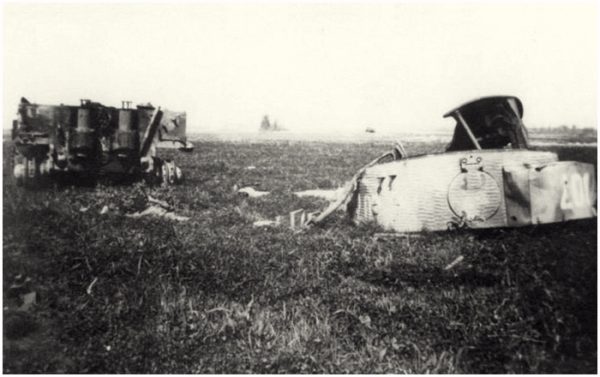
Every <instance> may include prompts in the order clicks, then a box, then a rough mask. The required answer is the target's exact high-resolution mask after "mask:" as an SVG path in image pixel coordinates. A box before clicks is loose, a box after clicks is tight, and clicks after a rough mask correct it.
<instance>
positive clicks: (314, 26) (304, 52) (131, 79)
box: [3, 2, 598, 132]
mask: <svg viewBox="0 0 600 377" xmlns="http://www.w3.org/2000/svg"><path fill="white" fill-rule="evenodd" d="M596 7H597V6H596V4H595V2H588V3H574V4H571V3H567V2H565V3H556V2H554V3H541V2H532V3H526V4H518V3H506V4H492V3H487V4H483V3H479V4H478V3H468V4H456V3H454V4H442V3H437V4H434V3H427V4H419V3H416V2H413V3H404V4H402V3H400V4H395V3H380V4H366V3H363V4H344V3H330V4H316V3H299V4H298V3H295V4H292V3H287V4H276V3H267V4H262V5H258V4H232V3H225V4H207V3H204V4H190V3H188V4H176V5H171V4H166V3H163V4H154V5H147V4H109V3H106V4H99V5H83V4H64V5H50V4H5V5H4V6H3V11H4V22H3V53H4V54H3V77H4V79H3V120H4V128H8V127H10V121H11V119H13V117H14V113H15V111H16V106H17V103H18V101H19V98H20V97H21V96H25V97H27V98H28V99H29V100H31V101H34V102H37V103H48V104H60V103H65V104H77V103H78V102H79V99H80V98H91V99H93V100H95V101H99V102H102V103H104V104H106V105H114V106H118V105H120V103H121V102H120V101H121V100H132V101H133V102H134V104H135V103H140V102H148V101H150V102H152V103H153V104H154V105H160V106H163V107H167V108H169V109H173V110H185V111H187V113H188V129H189V131H190V132H203V131H227V130H241V131H257V130H258V128H259V126H260V122H261V120H262V117H263V116H264V114H272V115H273V117H274V118H275V119H277V121H278V122H279V123H280V124H282V125H284V126H285V128H286V129H288V130H290V131H295V132H338V131H346V130H352V131H356V132H360V131H364V129H365V128H366V127H371V128H373V129H375V130H376V131H377V132H380V131H398V132H411V131H418V130H423V129H431V130H435V129H439V128H440V127H445V126H447V127H449V128H451V127H452V125H453V121H451V120H448V119H442V114H443V113H444V112H446V111H447V110H449V109H451V108H453V107H455V106H456V105H458V104H460V103H462V102H465V101H467V100H470V99H472V98H475V97H480V96H487V95H493V94H512V95H516V96H518V97H520V98H521V100H522V101H523V103H524V106H525V119H524V121H525V123H526V124H527V125H528V126H532V127H547V126H560V125H563V124H566V125H573V124H574V125H577V126H578V127H595V126H596V122H597V118H596V116H597V115H596V114H597V112H596V106H597V74H598V73H597V70H598V69H597V67H598V60H597V46H598V37H597V35H598V32H597V31H598V27H597V14H598V12H597V8H596Z"/></svg>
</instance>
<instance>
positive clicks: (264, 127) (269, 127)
mask: <svg viewBox="0 0 600 377" xmlns="http://www.w3.org/2000/svg"><path fill="white" fill-rule="evenodd" d="M260 130H261V131H283V130H285V128H283V127H282V126H280V125H279V124H277V121H274V122H273V123H271V122H270V121H269V117H268V116H267V115H265V116H264V117H263V119H262V122H261V123H260Z"/></svg>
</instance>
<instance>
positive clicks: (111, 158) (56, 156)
mask: <svg viewBox="0 0 600 377" xmlns="http://www.w3.org/2000/svg"><path fill="white" fill-rule="evenodd" d="M164 113H165V112H164V111H162V110H161V109H160V108H155V107H153V106H152V105H149V104H148V105H138V106H136V107H135V108H132V107H131V103H130V102H126V101H123V102H122V104H121V107H120V108H116V107H110V106H104V105H102V104H100V103H97V102H92V101H91V100H87V99H83V100H81V103H80V104H79V106H69V105H62V104H61V105H39V104H35V103H30V102H29V101H27V100H26V99H25V98H22V99H21V102H20V103H19V109H18V113H17V119H16V120H14V121H13V129H12V139H13V143H14V146H15V155H14V169H13V173H14V177H15V178H16V181H17V184H20V185H25V186H37V185H39V184H42V183H44V182H46V181H47V180H49V179H52V178H55V177H58V176H63V177H72V178H75V179H90V180H96V179H97V178H99V177H111V178H116V179H134V180H135V179H146V180H148V181H150V182H153V183H163V184H172V183H177V182H179V181H180V180H181V179H182V178H183V177H182V173H181V170H180V169H179V168H177V167H176V166H175V165H174V164H173V162H171V161H166V160H163V159H161V158H159V157H157V156H156V144H157V142H158V141H160V140H161V139H162V137H161V136H162V135H161V132H165V130H166V127H165V125H164V122H162V123H161V121H162V120H163V118H164V117H163V115H164ZM178 114H179V116H180V117H183V119H185V113H178ZM181 114H182V115H181ZM183 124H184V125H185V122H183ZM161 128H162V130H161ZM181 131H182V132H183V133H185V129H183V130H179V132H180V133H181ZM182 143H183V144H184V145H185V139H183V140H182Z"/></svg>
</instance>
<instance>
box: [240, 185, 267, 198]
mask: <svg viewBox="0 0 600 377" xmlns="http://www.w3.org/2000/svg"><path fill="white" fill-rule="evenodd" d="M237 192H238V194H243V195H246V196H248V197H250V198H260V197H261V196H265V195H269V194H270V193H271V192H270V191H258V190H255V189H254V188H252V187H243V188H241V189H239V190H237Z"/></svg>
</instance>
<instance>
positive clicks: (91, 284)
mask: <svg viewBox="0 0 600 377" xmlns="http://www.w3.org/2000/svg"><path fill="white" fill-rule="evenodd" d="M97 281H98V277H95V278H94V280H92V282H91V283H90V285H88V287H87V289H86V290H85V291H86V292H87V294H88V295H91V294H92V288H94V284H96V282H97Z"/></svg>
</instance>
